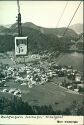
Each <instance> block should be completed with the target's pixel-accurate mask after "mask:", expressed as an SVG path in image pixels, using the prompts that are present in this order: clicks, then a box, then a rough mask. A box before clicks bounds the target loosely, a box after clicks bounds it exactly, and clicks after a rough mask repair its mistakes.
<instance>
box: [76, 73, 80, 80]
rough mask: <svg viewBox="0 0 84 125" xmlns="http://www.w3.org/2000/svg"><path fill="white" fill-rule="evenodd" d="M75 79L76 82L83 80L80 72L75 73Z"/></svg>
mask: <svg viewBox="0 0 84 125" xmlns="http://www.w3.org/2000/svg"><path fill="white" fill-rule="evenodd" d="M75 81H76V82H80V81H81V75H80V74H79V73H77V74H76V75H75Z"/></svg>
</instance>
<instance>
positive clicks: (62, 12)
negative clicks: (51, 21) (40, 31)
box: [56, 1, 68, 28]
mask: <svg viewBox="0 0 84 125" xmlns="http://www.w3.org/2000/svg"><path fill="white" fill-rule="evenodd" d="M67 5H68V1H67V3H66V5H65V7H64V9H63V11H62V14H61V16H60V18H59V20H58V22H57V25H56V28H57V26H58V25H59V22H60V21H61V19H62V17H63V14H64V12H65V9H66V7H67Z"/></svg>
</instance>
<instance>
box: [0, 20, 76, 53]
mask: <svg viewBox="0 0 84 125" xmlns="http://www.w3.org/2000/svg"><path fill="white" fill-rule="evenodd" d="M65 29H66V28H57V29H56V28H44V27H40V26H36V25H35V24H33V23H30V22H27V23H23V24H22V31H23V32H22V35H23V36H28V48H29V51H32V52H33V53H38V52H40V51H45V50H48V51H53V50H55V51H60V50H64V48H65V47H66V48H68V47H69V45H70V44H71V43H70V42H71V39H76V38H77V37H78V35H77V34H76V33H75V32H74V31H73V30H72V29H68V30H67V32H66V35H65V36H62V35H63V33H64V31H65ZM0 31H1V32H0V51H1V52H5V51H10V50H14V37H15V36H17V35H18V28H17V24H16V23H15V24H13V25H12V26H11V27H10V28H2V30H0ZM65 43H66V45H65Z"/></svg>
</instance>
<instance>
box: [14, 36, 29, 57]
mask: <svg viewBox="0 0 84 125" xmlns="http://www.w3.org/2000/svg"><path fill="white" fill-rule="evenodd" d="M27 54H28V37H15V55H16V56H26V55H27Z"/></svg>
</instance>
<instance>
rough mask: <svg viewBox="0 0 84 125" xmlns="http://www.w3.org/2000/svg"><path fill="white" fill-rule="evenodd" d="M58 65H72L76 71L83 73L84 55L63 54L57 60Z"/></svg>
mask: <svg viewBox="0 0 84 125" xmlns="http://www.w3.org/2000/svg"><path fill="white" fill-rule="evenodd" d="M56 63H57V64H59V65H71V66H73V68H74V69H77V70H79V71H80V72H83V71H84V69H83V67H84V64H83V63H84V54H82V53H77V52H73V53H63V54H61V55H60V56H59V57H58V58H57V59H56Z"/></svg>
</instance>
